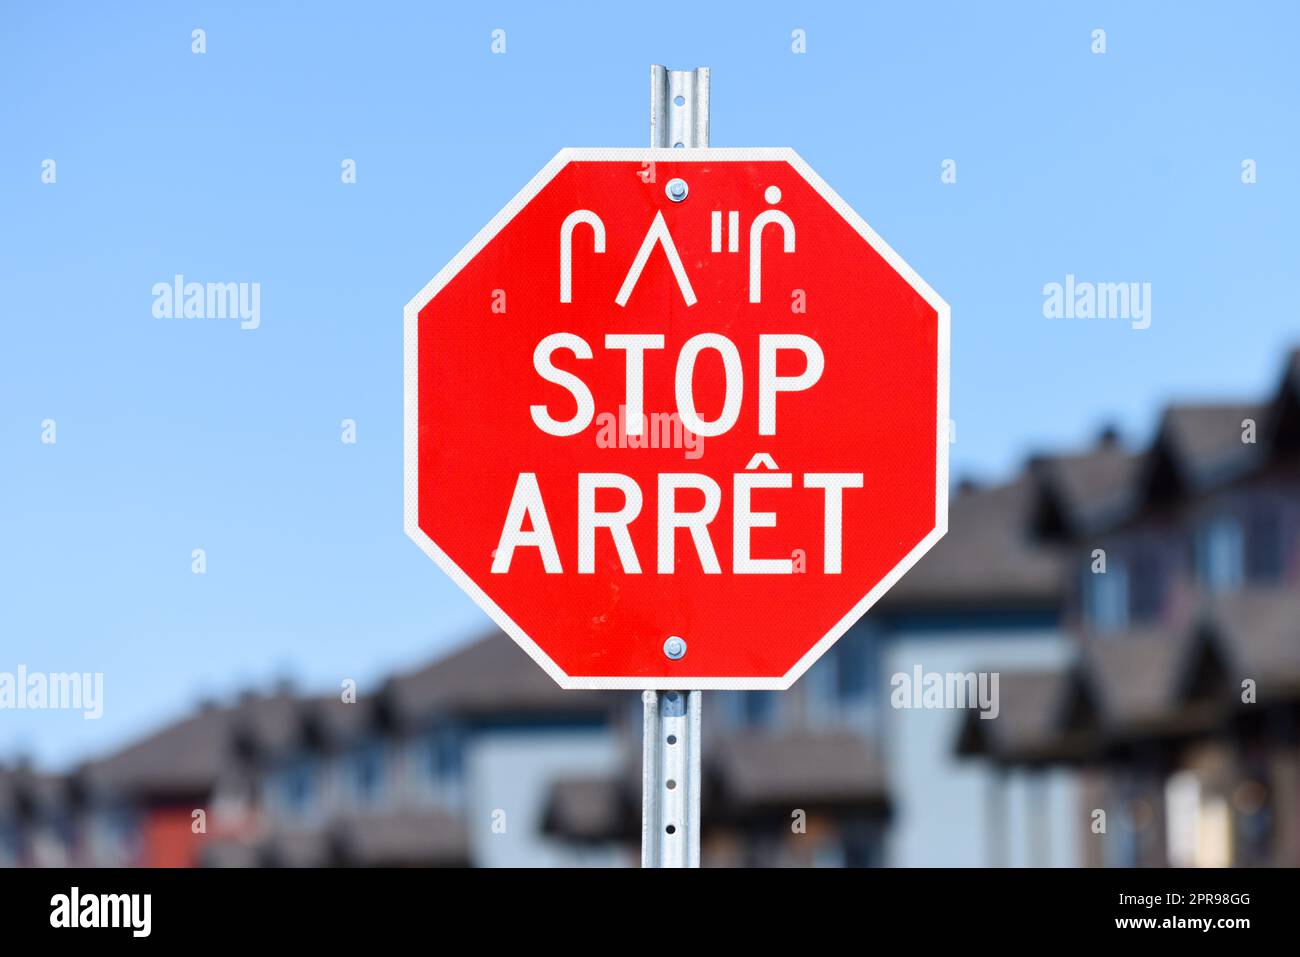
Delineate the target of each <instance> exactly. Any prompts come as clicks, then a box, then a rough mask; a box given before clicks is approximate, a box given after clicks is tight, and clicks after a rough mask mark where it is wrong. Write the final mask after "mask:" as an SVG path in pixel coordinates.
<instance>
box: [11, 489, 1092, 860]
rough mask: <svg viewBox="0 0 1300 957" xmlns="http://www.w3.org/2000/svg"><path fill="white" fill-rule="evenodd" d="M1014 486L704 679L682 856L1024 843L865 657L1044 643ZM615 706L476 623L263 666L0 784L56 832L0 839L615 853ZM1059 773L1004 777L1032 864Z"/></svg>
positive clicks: (957, 510) (590, 856) (1054, 657)
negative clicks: (243, 691)
mask: <svg viewBox="0 0 1300 957" xmlns="http://www.w3.org/2000/svg"><path fill="white" fill-rule="evenodd" d="M1030 492H1031V486H1030V482H1029V479H1028V478H1027V477H1025V476H1022V477H1020V478H1018V479H1017V480H1016V481H1014V482H1012V483H1011V484H1009V485H1004V486H999V487H996V488H987V489H977V488H974V487H963V489H962V490H960V492H959V493H958V494H957V495H956V496H955V498H954V501H953V503H952V508H951V519H950V532H949V535H948V537H947V538H945V539H944V540H943V541H941V542H940V543H939V544H938V546H936V548H935V549H934V550H933V551H932V552H931V554H930V555H928V556H927V557H926V558H925V560H924V561H923V562H922V563H921V564H920V565H918V566H917V567H916V568H915V569H913V570H912V571H911V572H910V573H909V574H908V575H907V576H905V578H904V579H903V581H902V582H901V583H900V584H899V585H898V586H896V587H895V589H894V590H893V591H892V592H891V593H890V594H889V595H888V596H887V598H886V599H885V600H884V601H882V602H881V603H880V604H879V605H878V606H877V607H876V608H875V609H873V610H872V611H871V613H869V615H868V616H867V617H866V618H865V619H864V620H863V621H862V622H860V623H859V624H858V625H857V626H856V627H855V628H854V629H853V630H851V631H850V633H849V634H847V635H845V636H844V638H842V639H841V640H840V641H839V642H838V643H837V645H836V646H835V647H834V648H833V649H832V650H831V652H830V653H828V654H827V655H826V656H825V657H824V658H823V659H822V660H821V661H819V662H818V663H817V665H815V666H814V667H813V668H812V669H810V671H809V672H808V673H807V674H806V675H805V676H804V678H803V679H802V680H801V681H800V682H798V683H797V684H796V685H795V687H794V688H792V689H791V690H790V691H787V692H729V693H722V692H717V693H715V692H709V693H707V694H706V695H705V697H704V701H705V714H706V717H705V752H704V762H703V763H704V769H703V770H704V784H705V793H704V795H703V804H704V807H703V823H704V826H703V835H702V843H703V856H704V861H705V863H706V865H719V866H726V865H746V866H813V865H817V866H870V865H899V866H910V865H917V864H961V865H981V864H994V863H1003V862H1026V861H1028V860H1029V858H1028V857H1027V856H1026V855H1025V854H1020V855H1019V857H1007V856H1006V855H1005V854H1004V848H1003V845H1002V843H1000V842H995V843H990V842H989V841H988V840H986V839H985V837H984V828H985V820H986V808H985V797H986V795H987V792H988V790H989V787H990V782H995V783H997V784H998V785H999V786H1001V782H1002V781H1003V779H1004V777H1005V776H1004V775H1003V774H1001V773H995V772H994V771H992V770H991V769H989V768H985V767H983V766H978V765H973V764H971V763H968V762H959V761H957V759H956V758H955V757H954V755H953V754H952V752H951V742H952V739H953V736H954V734H956V731H957V728H958V726H959V723H960V718H961V713H960V712H954V711H952V710H942V711H925V710H897V709H894V708H891V707H890V704H889V702H890V676H891V675H892V674H894V673H896V672H906V673H909V674H910V673H911V672H912V670H913V669H914V668H916V667H923V668H925V669H927V670H935V669H937V670H941V671H959V672H966V671H970V670H973V669H979V668H989V667H1004V666H1006V665H1008V664H1010V663H1021V664H1023V663H1025V662H1029V663H1039V664H1044V665H1060V663H1061V662H1063V661H1064V660H1066V655H1067V653H1068V652H1069V650H1070V649H1071V648H1072V645H1071V643H1070V642H1069V641H1068V639H1066V638H1065V637H1064V636H1063V635H1062V633H1061V632H1060V631H1059V629H1058V628H1057V627H1056V622H1057V618H1058V616H1059V610H1060V603H1061V574H1060V565H1059V561H1058V560H1057V558H1056V552H1055V551H1054V548H1053V547H1049V546H1042V545H1039V544H1036V543H1034V542H1033V541H1031V540H1030V538H1029V537H1028V528H1029V523H1028V520H1027V519H1028V509H1029V508H1030V507H1031V505H1032V504H1033V502H1034V498H1033V496H1032V495H1031V494H1030ZM640 709H641V702H640V695H639V694H637V693H633V692H618V693H614V692H578V691H563V690H561V689H560V688H559V687H557V686H556V685H555V684H554V682H552V681H551V679H550V678H549V677H548V676H546V675H545V673H544V672H542V671H541V670H540V669H539V668H537V667H536V666H535V665H534V664H533V663H532V662H531V661H530V660H529V659H528V657H527V655H526V654H524V653H523V652H522V651H520V650H519V649H518V648H517V647H516V646H515V645H514V644H513V642H511V641H510V639H509V638H507V637H506V636H505V635H503V634H500V633H493V634H491V635H489V636H487V637H485V638H483V639H481V640H479V641H476V642H473V643H471V644H469V645H468V646H466V647H464V648H462V649H460V650H459V651H457V652H455V653H453V654H451V655H449V656H447V657H445V658H442V659H440V660H438V661H435V662H433V663H432V664H430V665H428V666H427V667H424V668H422V669H419V670H416V671H413V672H410V673H407V674H400V675H396V676H394V677H392V678H391V679H389V680H388V681H386V682H384V683H383V685H382V686H381V687H379V688H378V689H377V690H375V691H374V692H373V693H370V694H363V695H361V696H360V697H358V698H356V700H353V701H348V702H345V701H343V700H342V699H341V696H334V697H323V698H303V697H301V696H295V695H293V694H291V693H289V692H288V691H287V690H285V689H281V690H279V691H277V692H276V693H274V694H270V695H257V694H247V695H244V696H243V697H241V698H240V699H239V700H236V701H233V702H230V703H228V704H225V705H222V706H216V705H207V706H204V707H202V708H200V709H199V710H198V711H197V712H196V713H194V714H192V715H190V716H188V717H186V718H184V719H183V720H181V721H178V722H176V723H174V724H172V725H169V726H168V727H166V728H163V729H161V730H160V731H158V732H156V733H155V734H153V735H151V736H150V737H148V738H146V739H144V740H142V741H139V742H136V743H134V744H132V745H130V746H128V747H126V748H124V749H122V750H120V751H118V752H116V753H114V754H110V755H107V756H105V757H103V758H100V759H98V760H95V761H91V762H88V763H86V764H85V765H83V766H81V767H79V768H77V769H75V770H74V771H73V772H72V773H71V774H69V775H68V776H66V777H64V778H62V779H51V780H50V781H49V782H48V783H47V784H46V789H47V790H48V791H49V792H50V796H49V798H48V800H47V801H46V802H45V803H43V804H42V803H40V802H36V803H33V802H32V801H31V800H29V799H25V800H27V803H26V804H24V805H23V807H24V808H25V810H24V811H23V813H22V814H21V815H16V814H11V813H10V812H9V811H8V810H7V806H6V805H5V804H4V803H0V834H7V833H8V832H9V831H13V833H15V834H16V835H18V837H17V838H15V841H16V842H17V843H14V842H13V841H9V842H8V843H9V844H11V845H12V846H14V847H20V846H21V847H22V848H29V847H30V846H31V844H32V841H33V840H34V835H36V834H37V833H41V834H44V835H47V836H46V837H45V838H42V840H45V841H46V842H47V843H48V842H49V841H50V840H51V838H50V837H49V835H55V836H57V839H55V840H54V842H53V846H54V847H56V848H57V849H58V854H55V853H54V852H53V851H50V852H47V853H46V854H45V855H43V856H36V855H34V854H33V853H32V852H31V851H30V850H24V851H22V852H21V854H20V853H13V854H11V855H10V857H9V858H7V859H11V860H13V862H15V863H19V862H21V863H43V862H56V861H58V860H60V859H66V860H68V861H70V862H74V863H89V864H105V865H107V864H130V865H146V866H189V865H194V864H208V865H227V866H253V865H271V866H289V865H320V866H323V865H447V866H457V865H467V864H470V865H476V866H507V865H508V866H534V865H536V866H546V865H603V866H607V865H619V864H631V863H634V862H635V861H636V860H637V859H638V856H639V839H640V746H641V742H640V736H641V714H640ZM1036 780H1037V778H1036V777H1035V778H1034V781H1036ZM1071 781H1072V777H1071V775H1070V774H1068V773H1065V774H1064V775H1063V776H1062V779H1061V780H1060V781H1057V782H1056V784H1057V785H1058V786H1057V787H1056V789H1055V790H1054V791H1052V792H1051V794H1049V795H1048V796H1047V798H1046V799H1045V798H1044V796H1043V795H1041V794H1039V793H1037V792H1036V791H1032V792H1031V791H1030V790H1026V789H1024V788H1022V789H1021V790H1023V791H1024V793H1023V794H1019V798H1018V799H1020V800H1024V801H1030V800H1033V801H1038V802H1039V803H1041V804H1043V806H1044V807H1048V808H1049V809H1050V811H1049V813H1050V816H1051V818H1052V820H1053V821H1054V822H1055V823H1052V824H1050V825H1049V829H1054V830H1055V831H1056V832H1057V833H1054V834H1053V835H1052V840H1051V841H1050V842H1049V844H1050V846H1051V847H1052V848H1053V851H1052V853H1051V855H1049V856H1048V857H1046V858H1044V859H1043V861H1044V862H1048V863H1064V864H1068V863H1072V862H1073V859H1072V857H1071V852H1072V850H1073V847H1074V846H1075V845H1072V844H1070V843H1069V841H1068V840H1067V839H1066V833H1065V831H1066V828H1067V827H1068V826H1069V822H1070V821H1072V820H1074V819H1075V818H1076V817H1077V815H1076V813H1075V807H1074V804H1073V803H1072V801H1073V791H1072V784H1071ZM1031 783H1032V782H1031ZM27 787H28V790H31V786H30V785H27ZM1017 787H1018V785H1016V784H1015V783H1013V784H1012V785H1010V786H1009V792H1010V793H1011V794H1012V795H1013V796H1014V795H1016V794H1018V793H1019V792H1017ZM2 793H5V792H0V794H2ZM47 805H48V807H47ZM38 810H39V813H37V812H38ZM38 822H39V828H38V827H37V824H38ZM59 854H61V855H62V857H61V858H60V857H59Z"/></svg>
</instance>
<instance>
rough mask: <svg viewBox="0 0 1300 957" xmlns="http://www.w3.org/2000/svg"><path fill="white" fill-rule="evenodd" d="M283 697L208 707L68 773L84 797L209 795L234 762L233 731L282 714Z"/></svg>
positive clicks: (252, 697)
mask: <svg viewBox="0 0 1300 957" xmlns="http://www.w3.org/2000/svg"><path fill="white" fill-rule="evenodd" d="M286 700H289V699H288V697H287V694H286V693H279V694H276V695H273V696H266V697H264V696H260V695H244V696H242V697H241V698H240V700H239V702H238V704H235V705H223V706H208V707H203V708H200V709H199V710H198V711H196V712H194V713H192V714H190V715H187V716H186V717H184V718H181V719H180V720H179V721H174V722H172V723H171V724H168V725H165V726H164V727H162V728H160V729H159V730H157V731H155V732H154V733H153V734H151V735H149V736H148V737H145V738H143V739H141V740H139V741H136V742H134V743H132V744H130V745H128V746H126V747H125V748H122V749H120V750H118V751H116V752H113V753H111V754H109V755H106V756H105V757H102V758H97V759H94V760H91V761H87V762H85V763H83V764H81V765H80V766H79V767H78V768H77V769H76V771H75V772H74V774H73V778H74V781H75V782H76V785H77V788H78V790H79V791H80V792H81V793H83V794H86V795H89V796H92V797H95V796H110V795H111V796H114V797H117V798H122V799H132V800H139V801H151V800H157V801H170V800H187V799H190V798H193V797H201V796H205V795H207V794H208V793H210V792H211V790H212V789H213V787H214V786H215V785H216V783H217V781H218V779H219V778H220V777H221V775H222V774H223V773H226V772H227V771H228V770H229V769H230V768H231V766H232V764H233V763H234V762H236V761H238V760H239V755H238V752H237V750H236V745H237V741H238V738H237V736H236V730H237V728H239V727H240V726H241V722H249V721H253V722H256V721H257V720H259V719H258V714H259V713H260V712H262V711H263V710H265V712H266V715H268V716H274V715H282V714H285V713H287V710H286V704H285V703H286Z"/></svg>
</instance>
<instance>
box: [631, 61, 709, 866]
mask: <svg viewBox="0 0 1300 957" xmlns="http://www.w3.org/2000/svg"><path fill="white" fill-rule="evenodd" d="M650 145H651V146H661V147H678V146H680V147H684V148H689V147H695V146H708V145H709V68H708V67H706V66H705V67H700V68H698V69H695V70H669V69H668V68H666V67H662V66H652V67H650ZM685 653H686V643H685V642H684V641H683V640H682V639H681V638H678V637H676V636H667V640H666V641H665V642H664V654H666V655H668V656H669V657H671V658H674V659H676V658H681V657H683V656H684V655H685ZM702 695H703V692H700V691H646V692H645V693H643V694H642V695H641V707H642V734H643V740H642V745H641V866H642V867H699V866H700V744H701V740H700V724H701V721H700V713H701V712H700V708H701V703H702Z"/></svg>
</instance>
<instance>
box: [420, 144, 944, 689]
mask: <svg viewBox="0 0 1300 957" xmlns="http://www.w3.org/2000/svg"><path fill="white" fill-rule="evenodd" d="M405 349H406V363H405V416H406V530H407V533H408V534H409V535H410V536H411V537H412V538H413V539H414V540H415V541H416V542H417V543H419V545H420V546H421V547H422V548H423V549H424V550H425V551H426V552H428V553H429V554H430V555H431V556H432V557H433V558H434V559H435V560H436V561H437V562H438V564H439V565H441V566H442V568H443V570H444V571H445V572H447V574H449V575H451V576H452V578H453V579H455V581H456V583H457V584H459V585H460V586H461V588H463V589H464V590H465V591H466V592H468V593H469V594H470V595H472V596H473V597H474V599H475V600H476V601H477V602H478V603H479V605H481V606H482V607H483V609H484V610H485V611H486V612H487V613H488V614H489V615H491V616H492V618H493V619H494V620H495V621H496V622H497V623H498V624H499V625H500V626H501V627H502V628H504V629H505V630H506V631H507V632H508V633H509V634H510V635H512V636H513V637H514V639H515V640H516V641H517V642H519V644H520V645H522V646H523V647H524V648H525V650H527V651H528V653H529V654H530V655H532V657H533V658H534V659H535V660H536V661H537V662H538V663H539V664H540V665H541V666H542V667H543V668H545V669H546V670H547V672H548V673H549V674H550V675H551V676H552V677H553V678H555V680H556V681H558V682H559V683H560V684H562V685H564V686H565V687H570V688H678V689H690V688H785V687H788V686H789V685H790V684H791V683H792V682H793V681H794V680H795V679H796V678H797V677H799V675H800V674H802V673H803V672H804V671H805V670H806V669H807V668H808V666H809V665H811V664H812V663H813V662H814V661H815V660H816V659H817V658H818V657H819V656H820V655H821V654H822V653H823V652H824V651H825V650H826V649H827V648H829V647H830V645H831V644H832V643H833V642H834V641H835V640H836V639H837V638H838V637H839V636H840V635H841V634H843V633H844V632H845V631H846V630H848V628H849V627H850V626H851V625H852V624H853V623H854V622H855V621H856V620H857V619H858V618H859V617H860V616H861V615H862V614H863V613H864V612H865V611H866V610H867V609H868V608H870V607H871V605H872V604H873V603H874V602H875V601H876V600H877V599H878V598H879V597H880V596H881V595H882V594H883V593H884V592H885V591H886V590H887V589H888V588H889V587H890V586H891V585H892V584H893V583H894V582H896V581H897V580H898V579H899V578H900V577H901V576H902V575H903V574H904V573H905V572H906V571H907V569H908V568H910V567H911V566H912V565H913V564H914V563H915V562H916V561H917V560H918V559H919V558H920V557H921V556H922V555H923V554H924V553H925V552H926V551H927V550H928V549H929V548H930V546H931V545H933V544H934V543H935V542H936V541H937V540H938V539H939V538H940V537H941V536H942V535H943V533H944V531H945V529H946V527H947V481H948V475H947V473H948V451H947V450H948V306H947V304H946V303H944V301H943V300H942V299H940V298H939V296H938V295H936V294H935V293H934V291H933V290H931V289H930V287H929V286H927V285H926V284H925V283H924V282H922V280H921V279H920V277H919V276H917V275H916V273H915V272H913V271H912V269H911V268H910V267H908V266H907V264H906V263H904V262H903V261H902V259H900V258H899V256H898V255H897V254H896V253H895V252H894V251H893V250H892V249H890V248H889V247H888V246H887V245H886V244H885V243H884V241H883V240H881V239H880V237H879V236H877V235H876V234H875V232H873V231H872V229H871V227H869V226H868V225H867V224H866V223H865V222H864V221H863V220H862V218H861V217H859V216H858V215H857V214H856V213H855V212H853V210H852V209H850V208H849V207H848V205H847V204H846V203H845V202H844V201H843V200H842V199H840V197H839V196H837V195H836V194H835V193H834V192H833V191H832V190H831V189H830V187H828V186H827V185H826V184H825V183H824V182H823V181H822V179H821V178H820V177H819V176H817V174H816V173H814V172H813V171H812V170H811V169H810V168H809V167H808V165H807V164H806V163H805V162H804V161H803V160H802V159H800V158H799V156H797V155H796V154H795V153H794V152H793V151H791V150H788V149H739V150H735V149H685V150H682V149H678V150H669V149H599V150H584V149H572V150H564V151H562V152H561V153H560V154H559V155H557V156H556V157H555V159H553V160H552V161H551V162H550V163H549V164H547V166H546V168H545V169H543V170H542V171H541V172H540V173H538V174H537V176H536V177H534V179H533V180H532V182H530V183H529V184H528V185H527V186H526V187H525V188H524V190H523V191H522V192H521V193H519V195H518V196H516V197H515V198H514V199H513V200H512V201H511V202H510V204H509V205H508V206H507V207H506V208H505V209H504V210H502V211H501V212H500V213H499V214H498V215H497V216H496V218H495V219H493V220H492V222H491V223H489V224H488V225H487V226H486V227H485V228H484V229H483V230H482V232H480V233H479V234H478V236H476V237H475V238H474V240H473V242H471V243H470V244H469V245H468V246H466V247H465V249H464V250H462V251H461V253H460V254H459V255H458V256H456V258H455V259H454V260H452V262H451V263H450V264H449V265H448V266H447V267H446V268H445V269H443V270H442V272H440V273H439V274H438V275H437V277H436V278H435V279H434V280H433V281H432V282H430V283H429V285H428V286H426V287H425V289H424V290H423V291H422V292H421V293H420V294H419V295H418V296H416V297H415V298H414V299H413V300H412V301H411V302H410V303H409V304H408V305H407V307H406V345H405Z"/></svg>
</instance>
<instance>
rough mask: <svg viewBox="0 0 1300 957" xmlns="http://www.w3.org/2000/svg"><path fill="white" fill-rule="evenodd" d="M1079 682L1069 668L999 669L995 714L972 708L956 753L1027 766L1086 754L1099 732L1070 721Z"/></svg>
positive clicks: (959, 737) (962, 726)
mask: <svg viewBox="0 0 1300 957" xmlns="http://www.w3.org/2000/svg"><path fill="white" fill-rule="evenodd" d="M1078 680H1079V677H1078V674H1077V672H1076V671H1075V670H1074V669H1072V668H1069V667H1060V668H1045V669H1040V670H1034V671H1012V672H1008V671H1003V672H1000V673H999V676H998V710H997V714H996V716H994V717H987V716H985V715H984V714H983V713H982V712H981V711H980V710H979V709H975V708H971V709H968V710H967V711H966V713H965V714H964V715H963V716H962V722H961V730H960V733H959V735H958V742H957V753H958V754H960V755H963V756H973V755H984V756H987V757H992V758H995V759H996V760H998V761H1001V762H1004V763H1008V764H1024V765H1032V764H1040V763H1051V762H1057V761H1068V760H1072V759H1079V758H1083V757H1086V756H1087V755H1088V754H1089V753H1090V752H1091V751H1092V750H1093V748H1094V747H1095V744H1096V738H1095V735H1094V734H1093V733H1092V731H1091V729H1089V728H1086V727H1085V728H1080V727H1077V726H1075V723H1074V722H1072V721H1071V720H1070V719H1071V717H1072V715H1073V705H1074V703H1075V701H1076V698H1077V695H1078V693H1079V690H1080V689H1079V688H1078V687H1077V682H1078Z"/></svg>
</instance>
